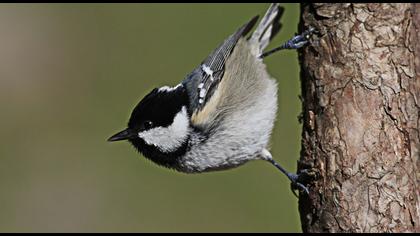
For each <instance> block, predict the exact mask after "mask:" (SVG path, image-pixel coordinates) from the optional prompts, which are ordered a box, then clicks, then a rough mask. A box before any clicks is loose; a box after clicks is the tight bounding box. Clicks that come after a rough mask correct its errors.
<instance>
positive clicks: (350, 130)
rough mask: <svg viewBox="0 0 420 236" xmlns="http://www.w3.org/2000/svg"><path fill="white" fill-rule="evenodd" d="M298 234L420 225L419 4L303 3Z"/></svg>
mask: <svg viewBox="0 0 420 236" xmlns="http://www.w3.org/2000/svg"><path fill="white" fill-rule="evenodd" d="M309 25H312V26H314V27H315V28H316V29H318V30H319V35H318V39H319V41H318V43H314V44H312V46H308V47H305V48H304V49H303V50H302V51H301V52H300V54H299V59H300V63H301V82H302V102H303V113H302V118H303V131H302V151H301V160H300V162H299V165H298V169H300V170H301V169H304V168H308V167H311V168H312V169H313V170H314V171H315V173H316V179H314V180H313V181H311V182H310V183H309V187H310V191H311V192H310V194H309V196H305V195H300V198H299V211H300V216H301V222H302V229H303V231H304V232H420V228H419V225H420V203H419V198H420V197H419V192H420V190H419V186H420V185H419V184H420V183H419V179H420V175H419V169H420V167H419V151H420V133H419V130H420V129H419V128H420V112H419V108H420V45H419V42H420V5H419V4H410V3H408V4H402V3H398V4H349V3H347V4H345V3H343V4H320V3H319V4H303V5H302V6H301V24H300V29H304V28H306V27H308V26H309Z"/></svg>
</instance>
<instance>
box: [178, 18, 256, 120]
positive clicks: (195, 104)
mask: <svg viewBox="0 0 420 236" xmlns="http://www.w3.org/2000/svg"><path fill="white" fill-rule="evenodd" d="M257 19H258V16H255V17H254V18H252V19H251V20H250V21H249V22H248V23H246V24H244V25H243V26H242V27H240V28H239V29H238V30H237V31H236V32H235V33H234V34H232V35H231V36H229V38H227V39H226V40H225V41H224V42H223V43H222V44H221V45H220V46H219V47H217V48H216V49H215V50H214V51H213V52H212V53H211V54H210V55H209V56H208V57H207V58H206V59H205V60H204V61H203V62H202V63H201V65H200V66H198V67H197V68H196V69H195V70H194V71H193V72H191V73H190V74H189V75H188V76H187V78H186V79H185V80H184V82H183V84H184V86H185V87H186V88H187V91H188V96H189V100H190V104H189V105H190V106H189V111H190V114H191V123H192V124H193V125H196V126H203V125H206V122H208V121H209V120H211V119H212V117H211V116H212V114H213V115H214V114H215V111H214V110H215V109H216V108H217V103H218V100H219V99H218V98H217V97H218V96H219V94H217V95H215V94H216V93H217V88H218V85H219V84H220V82H221V80H222V78H223V74H224V72H225V63H226V61H227V59H228V58H229V56H230V54H231V53H232V51H233V49H234V47H235V45H236V44H237V42H238V40H239V39H240V38H241V37H244V36H245V35H246V34H247V33H248V32H249V31H250V30H251V29H252V27H253V26H254V25H255V23H256V22H257Z"/></svg>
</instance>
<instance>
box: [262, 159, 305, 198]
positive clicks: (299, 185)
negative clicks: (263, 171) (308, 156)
mask: <svg viewBox="0 0 420 236" xmlns="http://www.w3.org/2000/svg"><path fill="white" fill-rule="evenodd" d="M268 161H269V162H270V163H271V164H273V165H274V166H275V167H277V169H279V170H280V171H281V172H283V174H285V175H286V176H287V178H289V179H290V181H291V182H292V184H291V187H292V191H293V190H295V189H300V190H302V191H303V192H305V193H306V194H309V190H308V188H307V187H306V186H305V185H304V184H303V182H304V181H303V180H304V179H306V177H307V175H308V172H307V171H306V170H304V171H302V172H301V173H298V174H293V173H290V172H288V171H287V170H285V169H284V168H283V167H282V166H281V165H280V164H279V163H277V162H276V161H275V160H274V159H272V158H271V159H268ZM293 193H294V192H293Z"/></svg>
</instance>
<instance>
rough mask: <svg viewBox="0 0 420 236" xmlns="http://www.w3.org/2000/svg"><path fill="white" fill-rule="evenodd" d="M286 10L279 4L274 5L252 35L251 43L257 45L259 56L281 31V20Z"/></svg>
mask: <svg viewBox="0 0 420 236" xmlns="http://www.w3.org/2000/svg"><path fill="white" fill-rule="evenodd" d="M283 12H284V8H283V7H281V6H280V5H279V4H278V3H273V4H271V5H270V7H269V8H268V10H267V12H266V13H265V15H264V17H263V18H262V20H261V22H260V23H259V25H258V27H257V29H256V30H255V31H254V33H253V34H252V36H251V38H250V41H251V43H252V44H254V45H257V47H256V50H257V52H256V53H257V54H258V55H260V54H261V53H262V52H263V51H264V49H265V48H266V47H267V46H268V44H269V43H270V41H271V39H273V37H274V36H276V34H277V33H278V32H279V31H280V29H281V26H282V24H281V23H280V18H281V16H282V15H283Z"/></svg>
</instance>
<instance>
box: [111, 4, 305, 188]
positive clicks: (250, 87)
mask: <svg viewBox="0 0 420 236" xmlns="http://www.w3.org/2000/svg"><path fill="white" fill-rule="evenodd" d="M283 12H284V8H283V7H282V6H280V5H279V4H278V3H273V4H271V5H270V6H269V8H268V10H267V11H266V13H265V15H264V16H263V18H262V20H261V21H260V22H259V24H258V25H257V27H256V29H255V30H254V31H253V32H252V33H251V34H250V32H251V30H252V28H253V27H254V26H255V25H256V23H257V21H258V18H259V16H258V15H257V16H255V17H253V18H252V19H251V20H249V21H248V22H247V23H245V24H244V25H242V26H241V27H239V28H238V29H237V30H236V31H235V32H234V33H233V34H231V35H230V36H229V37H227V38H226V39H225V40H224V41H223V42H222V43H221V44H220V45H219V46H218V47H217V48H216V49H214V50H213V51H212V52H211V53H210V54H209V55H208V56H207V57H206V58H205V59H204V60H203V61H202V62H201V63H200V64H198V65H197V66H196V67H195V69H194V70H193V71H192V72H190V73H189V74H187V76H186V77H185V78H184V79H183V80H182V81H181V82H180V83H179V84H178V85H176V86H173V87H170V86H163V87H160V88H155V89H153V90H152V91H151V92H150V93H148V94H147V95H146V96H145V97H144V98H142V99H141V100H140V102H139V103H138V104H137V105H136V106H135V108H134V109H133V110H132V113H131V116H130V118H129V121H128V124H127V127H126V128H125V129H124V130H122V131H120V132H118V133H116V134H115V135H113V136H111V137H110V138H109V139H108V141H110V142H114V141H120V140H128V141H129V142H130V143H131V144H132V145H133V146H134V147H135V149H137V151H139V152H140V153H141V154H142V155H143V156H144V157H146V158H147V159H149V160H151V161H152V162H154V163H156V164H158V165H160V166H163V167H166V168H170V169H173V170H176V171H179V172H183V173H188V174H191V173H203V172H211V171H220V170H228V169H232V168H236V167H238V166H241V165H243V164H245V163H247V162H249V161H251V160H264V161H268V162H269V163H271V164H273V165H274V166H275V167H277V168H278V169H279V170H280V171H281V172H282V173H284V174H285V175H286V176H287V177H288V178H289V179H290V181H291V184H292V186H293V188H294V189H299V190H301V191H303V192H305V193H308V192H309V190H308V188H307V187H306V186H305V185H304V184H303V183H302V181H301V178H300V177H301V176H302V173H304V172H302V173H300V174H294V173H290V172H288V171H286V170H285V169H284V168H283V167H281V165H280V164H278V163H277V162H276V161H275V160H274V159H273V157H272V154H271V153H270V151H269V147H268V145H269V140H270V136H271V134H272V130H273V126H274V122H275V119H276V113H277V82H276V79H274V78H273V77H272V76H271V75H270V74H269V73H268V72H267V67H266V65H265V64H264V62H263V59H264V58H265V57H266V56H268V55H270V54H272V53H274V52H276V51H278V50H282V49H297V48H300V47H303V46H304V45H305V44H306V43H307V42H308V39H309V36H310V35H311V33H312V32H313V29H310V30H307V31H305V32H304V33H303V34H301V35H297V36H295V37H293V38H292V39H291V40H289V41H287V42H286V43H285V44H283V45H281V46H280V47H278V48H275V49H273V50H270V51H269V52H265V53H264V49H266V47H267V46H268V44H269V43H270V41H271V40H272V39H273V37H274V36H276V35H277V33H278V32H279V31H280V29H281V26H282V24H281V23H280V18H281V16H282V15H283ZM248 34H250V35H249V36H247V35H248Z"/></svg>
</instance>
